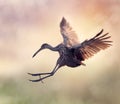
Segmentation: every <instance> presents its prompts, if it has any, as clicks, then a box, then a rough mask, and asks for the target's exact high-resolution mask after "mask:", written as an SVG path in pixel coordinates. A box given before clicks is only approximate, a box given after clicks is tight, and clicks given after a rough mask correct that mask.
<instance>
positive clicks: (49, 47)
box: [46, 44, 58, 51]
mask: <svg viewBox="0 0 120 104" xmlns="http://www.w3.org/2000/svg"><path fill="white" fill-rule="evenodd" d="M46 48H47V49H50V50H52V51H58V47H52V46H51V45H49V44H47V46H46Z"/></svg>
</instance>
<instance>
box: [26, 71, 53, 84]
mask: <svg viewBox="0 0 120 104" xmlns="http://www.w3.org/2000/svg"><path fill="white" fill-rule="evenodd" d="M28 74H29V75H31V76H39V79H36V80H29V81H31V82H39V81H41V82H42V83H44V82H43V79H45V78H47V77H49V76H51V73H36V74H32V73H28ZM42 75H45V76H44V77H41V76H42Z"/></svg>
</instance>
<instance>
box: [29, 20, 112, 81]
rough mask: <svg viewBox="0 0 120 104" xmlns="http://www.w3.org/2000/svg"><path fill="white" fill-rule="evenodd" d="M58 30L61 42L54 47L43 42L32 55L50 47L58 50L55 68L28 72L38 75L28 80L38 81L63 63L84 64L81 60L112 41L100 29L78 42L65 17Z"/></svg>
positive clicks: (104, 47)
mask: <svg viewBox="0 0 120 104" xmlns="http://www.w3.org/2000/svg"><path fill="white" fill-rule="evenodd" d="M60 32H61V34H62V36H63V43H60V44H59V45H57V46H56V47H52V46H51V45H49V44H47V43H45V44H43V45H42V46H41V48H40V49H39V50H38V51H37V52H36V53H35V54H34V55H33V57H34V56H35V55H36V54H37V53H38V52H40V51H41V50H43V49H50V50H52V51H57V52H59V56H60V57H59V58H58V60H57V63H56V66H55V68H54V69H53V71H52V72H50V73H37V74H31V73H28V74H30V75H32V76H40V78H39V79H37V80H30V81H32V82H38V81H42V80H43V79H45V78H48V77H50V76H53V75H54V73H55V72H56V71H57V70H58V69H59V68H60V67H62V66H65V65H66V66H68V67H77V66H80V65H85V64H84V63H83V62H82V61H84V60H85V59H88V58H89V57H91V56H93V55H94V54H96V53H97V52H99V51H100V50H102V49H106V48H107V47H109V46H110V45H111V44H110V43H111V42H112V41H108V40H107V39H109V38H110V36H107V35H108V33H106V34H104V35H101V34H102V32H103V29H102V30H101V31H100V32H99V33H98V34H97V35H95V36H94V37H93V38H91V39H89V40H85V41H83V42H82V43H79V41H78V38H77V35H76V33H75V32H74V31H73V30H72V27H71V26H70V25H69V23H68V22H67V21H66V19H65V18H63V19H62V21H61V23H60ZM41 76H43V77H41Z"/></svg>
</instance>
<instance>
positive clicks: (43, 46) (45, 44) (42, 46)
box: [40, 43, 48, 50]
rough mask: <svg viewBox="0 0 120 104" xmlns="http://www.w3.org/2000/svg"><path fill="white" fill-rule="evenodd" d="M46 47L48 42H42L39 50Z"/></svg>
mask: <svg viewBox="0 0 120 104" xmlns="http://www.w3.org/2000/svg"><path fill="white" fill-rule="evenodd" d="M47 47H48V44H47V43H44V44H42V45H41V48H40V50H42V49H45V48H47Z"/></svg>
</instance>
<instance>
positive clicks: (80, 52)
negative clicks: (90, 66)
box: [74, 29, 112, 61]
mask: <svg viewBox="0 0 120 104" xmlns="http://www.w3.org/2000/svg"><path fill="white" fill-rule="evenodd" d="M102 32H103V29H102V30H101V31H100V32H99V33H98V34H97V35H95V36H94V37H93V38H91V39H89V40H85V41H84V42H82V43H81V44H79V45H77V46H75V47H74V49H75V53H74V54H75V55H76V57H77V58H78V59H79V60H81V59H82V60H81V61H84V60H85V59H88V58H90V57H91V56H93V55H94V54H96V53H97V52H99V51H100V50H104V49H106V48H108V47H109V46H111V42H112V41H109V40H108V39H109V38H110V37H111V36H107V35H108V33H106V34H104V35H101V34H102Z"/></svg>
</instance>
